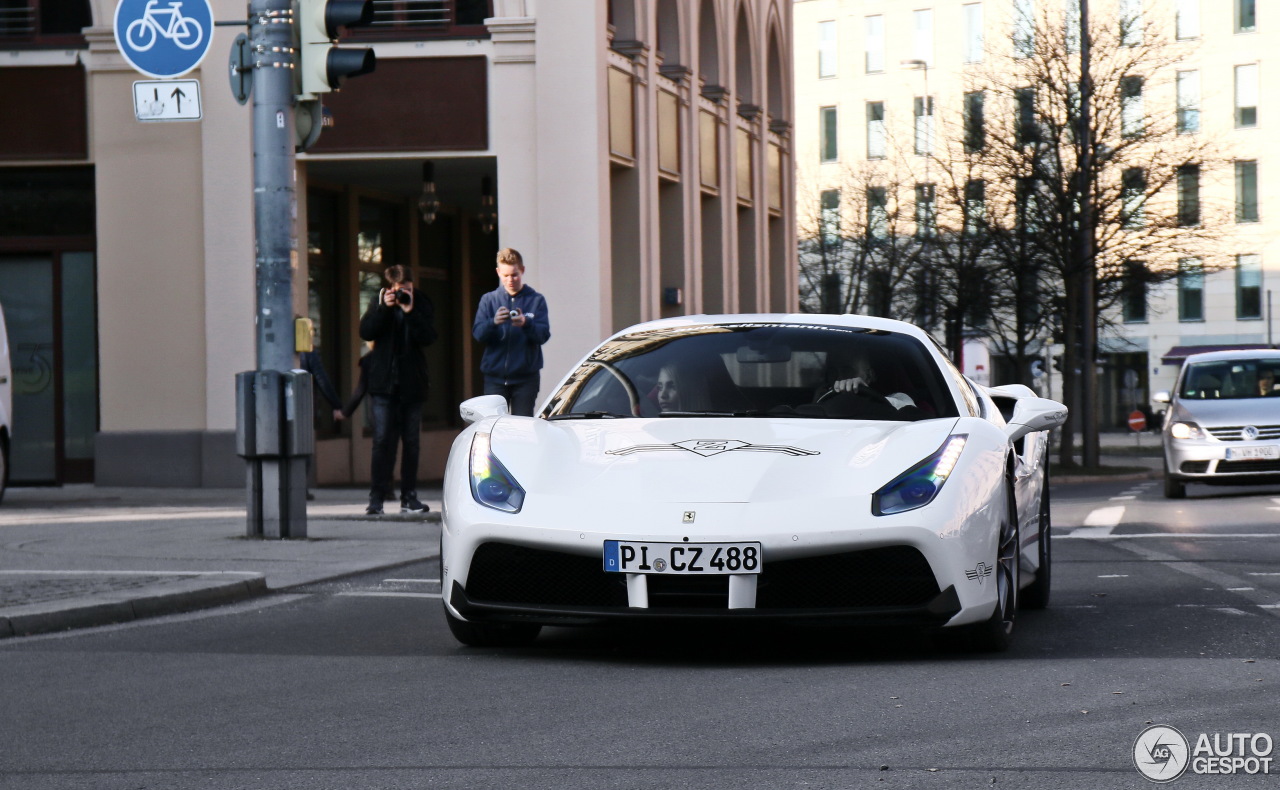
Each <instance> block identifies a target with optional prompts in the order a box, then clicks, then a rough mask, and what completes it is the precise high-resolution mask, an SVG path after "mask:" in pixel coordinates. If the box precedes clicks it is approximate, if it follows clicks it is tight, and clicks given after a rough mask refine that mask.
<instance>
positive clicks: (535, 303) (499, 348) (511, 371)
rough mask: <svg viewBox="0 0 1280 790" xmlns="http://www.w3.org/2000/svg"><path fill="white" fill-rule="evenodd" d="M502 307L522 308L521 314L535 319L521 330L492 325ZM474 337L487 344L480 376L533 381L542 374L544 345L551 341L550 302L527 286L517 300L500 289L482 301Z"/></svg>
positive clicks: (500, 379)
mask: <svg viewBox="0 0 1280 790" xmlns="http://www.w3.org/2000/svg"><path fill="white" fill-rule="evenodd" d="M500 307H506V308H507V309H511V308H513V307H514V308H519V310H520V312H522V313H524V314H525V315H526V316H532V318H531V319H529V320H528V321H527V322H526V323H525V325H524V326H522V327H518V326H515V325H513V324H512V323H511V322H510V321H507V322H505V323H503V324H502V325H500V326H499V325H498V324H495V323H493V316H494V315H495V314H497V312H498V308H500ZM471 334H472V335H473V336H474V337H475V339H476V340H477V341H479V342H481V343H484V355H483V356H481V357H480V372H481V373H483V374H484V375H485V378H489V379H494V380H497V381H501V382H504V383H511V382H518V381H524V380H526V379H530V378H533V377H534V376H536V375H538V371H540V370H542V344H543V343H545V342H547V340H549V339H550V338H551V319H550V317H548V315H547V300H546V299H544V298H543V296H542V294H540V293H538V292H537V291H535V290H533V288H532V287H530V286H528V285H526V286H524V287H523V288H521V289H520V293H518V294H516V295H515V296H511V295H510V294H508V293H507V290H506V289H505V288H503V287H502V286H501V285H499V286H498V287H497V288H495V289H494V290H492V291H490V292H489V293H487V294H485V295H484V296H482V297H480V306H479V307H478V308H476V320H475V324H473V325H472V327H471Z"/></svg>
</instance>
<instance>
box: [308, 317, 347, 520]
mask: <svg viewBox="0 0 1280 790" xmlns="http://www.w3.org/2000/svg"><path fill="white" fill-rule="evenodd" d="M315 337H316V330H315V329H312V330H311V339H312V341H314V340H315ZM298 369H299V370H305V371H306V372H308V373H310V374H311V380H312V382H314V383H315V388H316V389H317V390H319V392H320V396H321V397H323V398H324V399H325V400H327V401H328V402H329V406H330V407H332V408H333V419H334V421H335V422H339V421H341V420H344V419H346V413H345V412H344V411H343V410H342V396H340V395H338V390H337V389H335V388H334V386H333V381H332V380H330V378H329V373H328V371H326V370H325V369H324V360H322V359H321V358H320V351H319V349H317V348H315V347H314V346H313V347H312V349H311V350H310V351H300V352H298ZM315 475H316V463H315V456H314V455H309V456H307V499H308V500H311V499H315V498H316V495H315V494H313V493H311V489H312V488H315V485H316V480H315Z"/></svg>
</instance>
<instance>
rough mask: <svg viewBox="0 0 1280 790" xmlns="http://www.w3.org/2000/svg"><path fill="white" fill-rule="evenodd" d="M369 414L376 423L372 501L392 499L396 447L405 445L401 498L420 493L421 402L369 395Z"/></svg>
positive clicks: (374, 430) (402, 460)
mask: <svg viewBox="0 0 1280 790" xmlns="http://www.w3.org/2000/svg"><path fill="white" fill-rule="evenodd" d="M369 413H370V417H371V418H372V420H373V468H372V470H371V472H370V474H371V476H372V477H373V486H372V488H371V489H370V491H369V499H371V500H374V499H376V500H378V501H380V502H381V501H385V500H387V499H391V498H392V495H393V491H394V489H393V488H392V486H391V473H392V471H393V470H394V469H395V466H396V445H398V444H401V443H403V444H404V454H403V455H402V456H401V458H400V497H401V499H403V498H405V497H407V496H410V495H415V494H417V490H418V432H419V430H420V429H421V427H422V403H421V402H420V401H415V402H413V403H402V402H401V401H400V399H399V398H393V397H388V396H386V395H370V396H369Z"/></svg>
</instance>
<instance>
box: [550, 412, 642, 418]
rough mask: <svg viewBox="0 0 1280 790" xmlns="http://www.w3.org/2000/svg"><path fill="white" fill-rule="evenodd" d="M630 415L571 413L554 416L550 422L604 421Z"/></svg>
mask: <svg viewBox="0 0 1280 790" xmlns="http://www.w3.org/2000/svg"><path fill="white" fill-rule="evenodd" d="M629 416H631V415H629V414H614V413H613V412H611V411H570V412H565V413H564V414H553V415H551V416H550V417H548V418H547V419H548V420H603V419H620V418H624V417H629Z"/></svg>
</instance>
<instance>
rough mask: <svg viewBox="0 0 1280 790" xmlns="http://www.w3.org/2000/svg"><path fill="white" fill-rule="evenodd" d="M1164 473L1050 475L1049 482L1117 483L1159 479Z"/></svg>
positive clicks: (1152, 471)
mask: <svg viewBox="0 0 1280 790" xmlns="http://www.w3.org/2000/svg"><path fill="white" fill-rule="evenodd" d="M1163 477H1164V474H1163V473H1162V472H1160V471H1158V470H1155V469H1153V470H1151V471H1148V472H1130V473H1127V474H1123V475H1051V476H1050V477H1049V482H1050V483H1051V484H1052V483H1105V482H1107V481H1115V482H1117V483H1127V482H1132V481H1135V480H1159V479H1161V478H1163Z"/></svg>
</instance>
